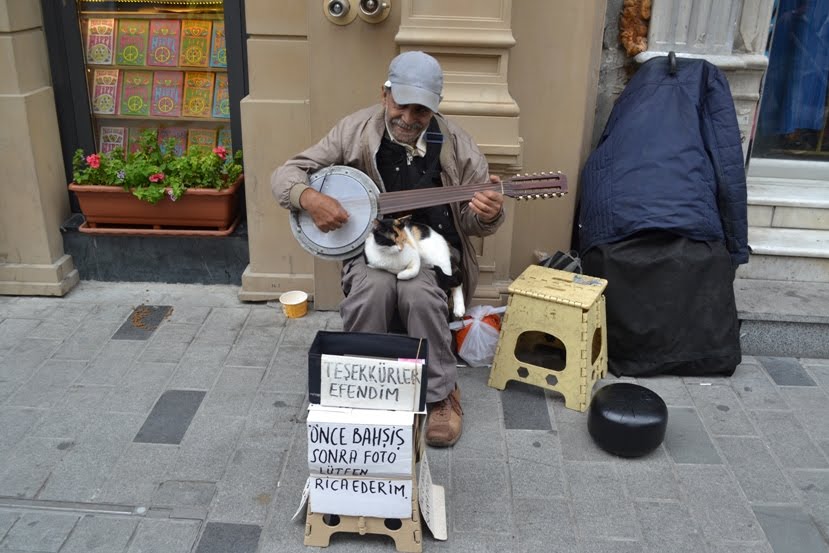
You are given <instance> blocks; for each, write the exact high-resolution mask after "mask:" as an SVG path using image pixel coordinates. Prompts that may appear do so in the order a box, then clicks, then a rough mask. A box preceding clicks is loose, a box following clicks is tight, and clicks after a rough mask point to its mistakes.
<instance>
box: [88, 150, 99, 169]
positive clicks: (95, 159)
mask: <svg viewBox="0 0 829 553" xmlns="http://www.w3.org/2000/svg"><path fill="white" fill-rule="evenodd" d="M86 163H87V164H88V165H89V166H90V167H92V168H93V169H97V168H98V167H100V166H101V156H99V155H98V154H92V155H90V156H86Z"/></svg>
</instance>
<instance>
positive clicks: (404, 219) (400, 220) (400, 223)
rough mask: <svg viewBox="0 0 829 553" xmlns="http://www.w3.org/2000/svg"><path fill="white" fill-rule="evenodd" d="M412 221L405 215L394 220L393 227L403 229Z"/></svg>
mask: <svg viewBox="0 0 829 553" xmlns="http://www.w3.org/2000/svg"><path fill="white" fill-rule="evenodd" d="M411 220H412V216H411V215H406V216H404V217H400V218H397V219H395V220H394V226H396V227H400V228H403V227H405V226H406V225H408V224H409V223H410V222H411Z"/></svg>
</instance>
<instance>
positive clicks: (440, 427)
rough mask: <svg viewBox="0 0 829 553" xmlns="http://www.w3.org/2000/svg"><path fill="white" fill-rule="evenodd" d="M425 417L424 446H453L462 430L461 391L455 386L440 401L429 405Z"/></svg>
mask: <svg viewBox="0 0 829 553" xmlns="http://www.w3.org/2000/svg"><path fill="white" fill-rule="evenodd" d="M428 410H429V414H428V415H427V417H426V444H427V445H430V446H432V447H449V446H450V445H455V442H457V441H458V438H460V437H461V431H462V430H463V409H461V391H460V389H459V388H458V387H457V386H455V389H454V390H452V393H451V394H449V395H448V396H446V399H444V400H442V401H436V402H435V403H430V404H429V409H428Z"/></svg>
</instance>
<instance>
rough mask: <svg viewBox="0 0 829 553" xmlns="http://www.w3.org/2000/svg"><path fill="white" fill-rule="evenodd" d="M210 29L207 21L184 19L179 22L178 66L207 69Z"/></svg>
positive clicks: (210, 23) (209, 22)
mask: <svg viewBox="0 0 829 553" xmlns="http://www.w3.org/2000/svg"><path fill="white" fill-rule="evenodd" d="M212 27H213V25H212V22H211V21H210V20H209V19H204V20H202V19H185V20H184V21H182V22H181V48H180V50H179V65H182V66H190V67H208V64H209V62H210V31H211V29H212Z"/></svg>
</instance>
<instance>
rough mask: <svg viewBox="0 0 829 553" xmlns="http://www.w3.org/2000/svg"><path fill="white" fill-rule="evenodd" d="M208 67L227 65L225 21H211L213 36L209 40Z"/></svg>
mask: <svg viewBox="0 0 829 553" xmlns="http://www.w3.org/2000/svg"><path fill="white" fill-rule="evenodd" d="M210 67H227V41H226V40H225V22H224V21H214V22H213V38H212V39H211V40H210Z"/></svg>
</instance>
